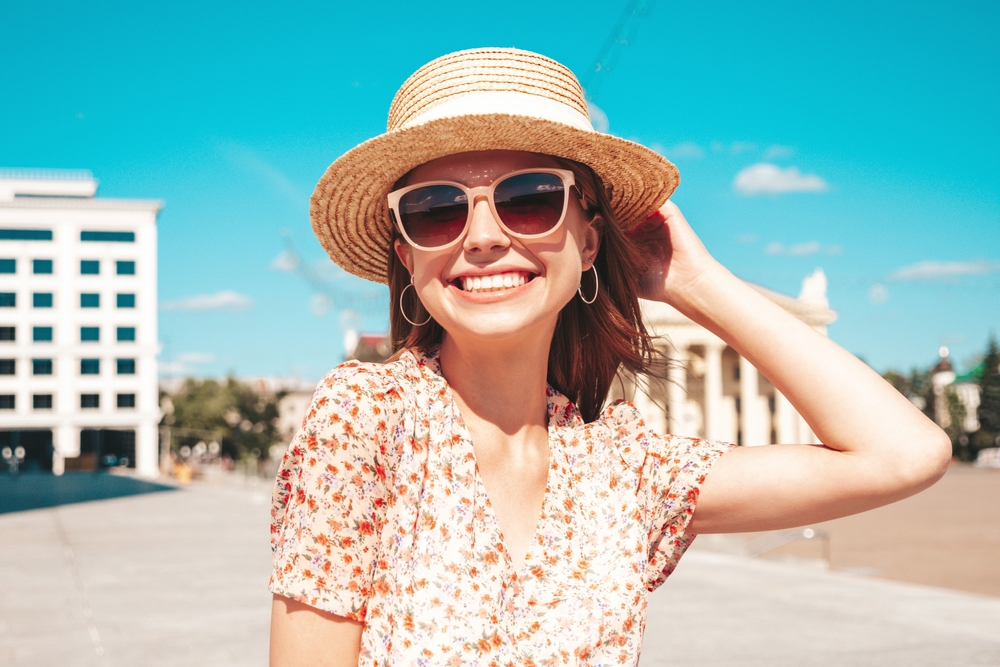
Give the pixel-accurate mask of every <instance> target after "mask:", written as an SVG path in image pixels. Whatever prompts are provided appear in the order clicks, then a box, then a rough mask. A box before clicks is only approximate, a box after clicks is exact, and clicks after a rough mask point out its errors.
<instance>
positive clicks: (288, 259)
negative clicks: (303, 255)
mask: <svg viewBox="0 0 1000 667" xmlns="http://www.w3.org/2000/svg"><path fill="white" fill-rule="evenodd" d="M271 268H272V269H274V270H275V271H282V272H284V273H291V272H292V271H294V270H295V269H297V268H299V256H298V255H296V254H295V253H294V252H292V251H291V250H282V251H281V252H279V253H278V254H277V255H276V256H275V258H274V259H272V260H271Z"/></svg>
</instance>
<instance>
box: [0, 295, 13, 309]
mask: <svg viewBox="0 0 1000 667" xmlns="http://www.w3.org/2000/svg"><path fill="white" fill-rule="evenodd" d="M16 305H17V292H0V308H13V307H14V306H16Z"/></svg>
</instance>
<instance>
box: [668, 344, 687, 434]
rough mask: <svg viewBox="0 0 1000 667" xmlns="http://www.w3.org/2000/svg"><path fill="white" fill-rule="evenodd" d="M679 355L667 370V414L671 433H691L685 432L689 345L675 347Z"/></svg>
mask: <svg viewBox="0 0 1000 667" xmlns="http://www.w3.org/2000/svg"><path fill="white" fill-rule="evenodd" d="M675 350H676V352H677V357H676V359H675V360H674V363H672V364H671V365H670V367H669V368H668V370H667V379H668V380H669V381H668V383H667V416H668V417H669V418H670V433H673V434H675V435H689V434H688V433H685V432H684V423H683V416H684V399H685V398H686V397H687V364H688V351H687V347H684V348H682V349H681V348H675Z"/></svg>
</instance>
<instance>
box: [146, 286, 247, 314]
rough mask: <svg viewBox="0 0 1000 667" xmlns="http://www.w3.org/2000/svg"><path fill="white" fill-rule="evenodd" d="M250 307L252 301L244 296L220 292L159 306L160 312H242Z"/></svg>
mask: <svg viewBox="0 0 1000 667" xmlns="http://www.w3.org/2000/svg"><path fill="white" fill-rule="evenodd" d="M252 305H253V299H251V298H250V297H248V296H247V295H246V294H240V293H239V292H234V291H232V290H222V291H220V292H216V293H215V294H196V295H195V296H186V297H182V298H180V299H173V300H171V301H164V302H163V303H161V304H160V310H188V311H205V310H243V309H246V308H249V307H251V306H252Z"/></svg>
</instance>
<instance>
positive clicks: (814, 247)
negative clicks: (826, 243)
mask: <svg viewBox="0 0 1000 667" xmlns="http://www.w3.org/2000/svg"><path fill="white" fill-rule="evenodd" d="M822 249H823V246H822V245H820V242H819V241H808V242H806V243H796V244H795V245H793V246H790V247H789V248H788V254H789V255H791V256H792V257H803V256H805V255H815V254H816V253H818V252H819V251H820V250H822Z"/></svg>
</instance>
